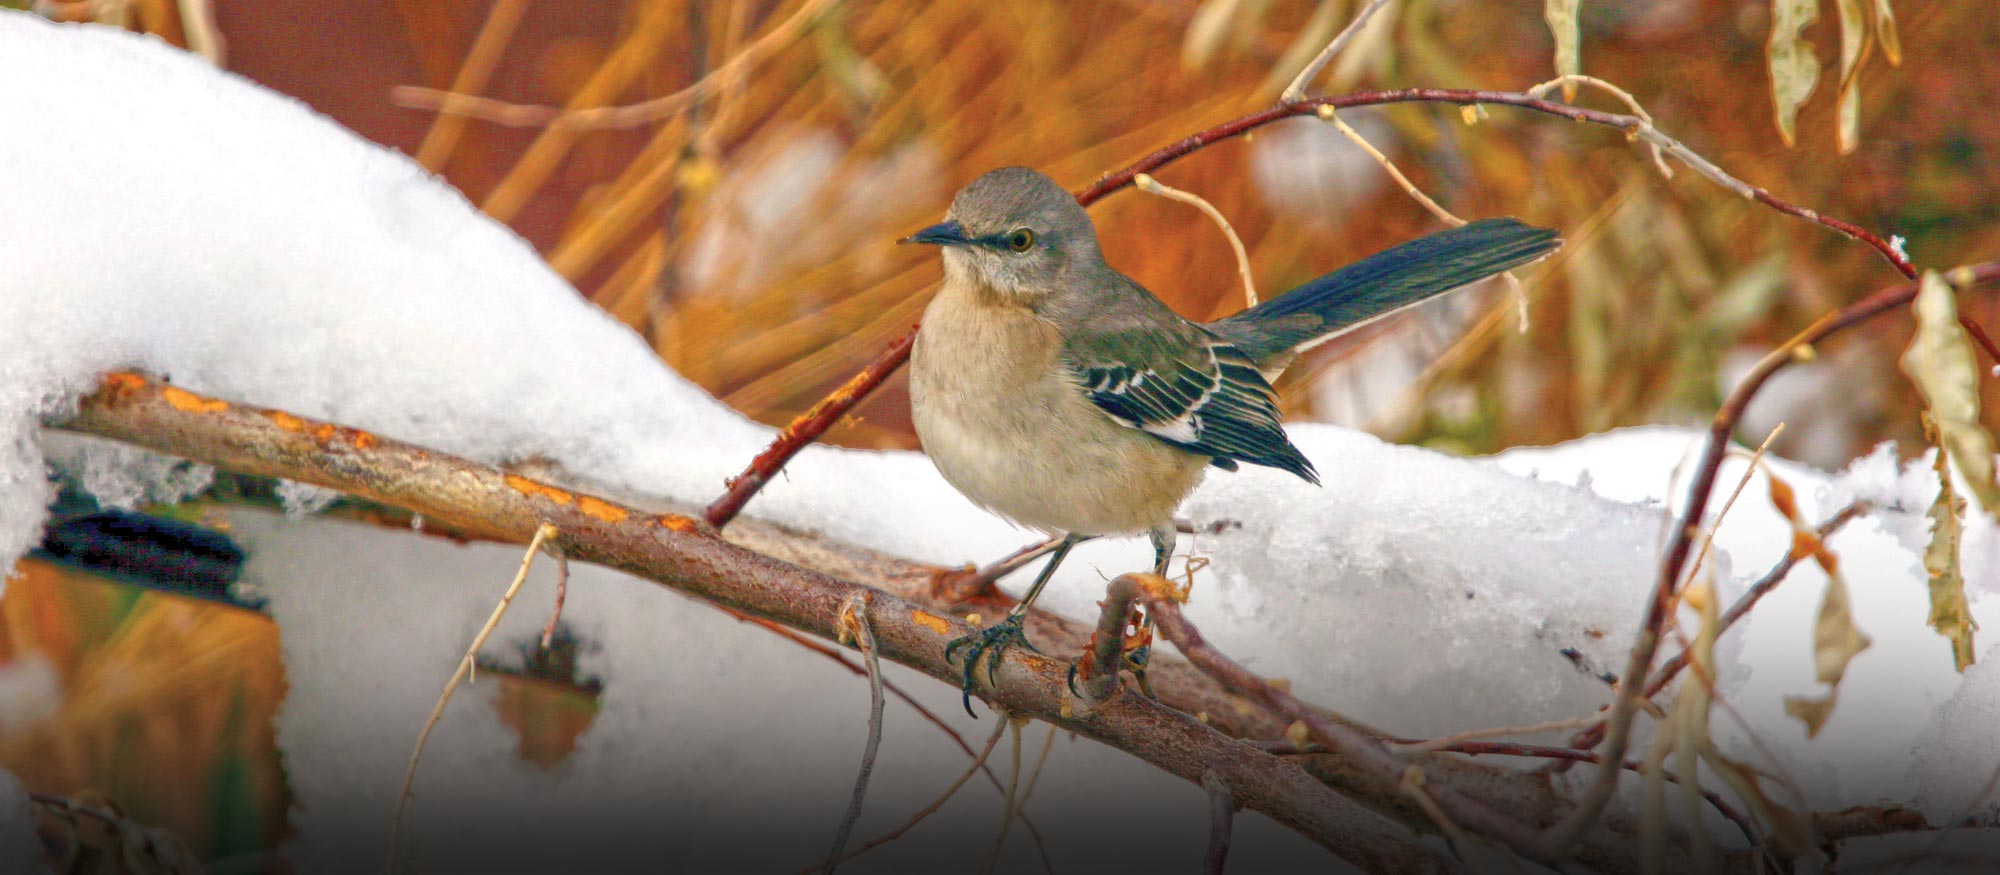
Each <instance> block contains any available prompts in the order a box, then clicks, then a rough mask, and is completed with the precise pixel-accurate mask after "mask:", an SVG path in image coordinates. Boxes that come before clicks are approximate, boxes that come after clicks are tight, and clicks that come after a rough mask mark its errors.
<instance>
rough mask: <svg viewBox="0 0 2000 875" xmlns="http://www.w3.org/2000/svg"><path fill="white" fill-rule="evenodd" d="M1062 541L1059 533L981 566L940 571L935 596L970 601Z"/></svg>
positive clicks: (951, 600) (955, 601)
mask: <svg viewBox="0 0 2000 875" xmlns="http://www.w3.org/2000/svg"><path fill="white" fill-rule="evenodd" d="M1062 543H1063V537H1062V536H1060V535H1058V536H1056V537H1053V538H1049V539H1047V540H1042V541H1036V542H1035V543H1033V544H1029V545H1027V546H1025V547H1022V548H1021V549H1019V550H1015V551H1014V552H1012V553H1009V554H1007V555H1005V556H1002V557H1000V558H999V559H997V560H995V561H994V562H993V563H992V564H990V565H987V566H986V567H984V568H979V569H971V570H968V569H954V570H951V571H948V572H945V573H942V574H939V575H938V577H937V581H936V590H937V595H938V597H939V598H942V599H944V600H945V601H946V602H948V603H958V602H966V601H971V600H972V599H973V598H975V597H977V596H980V595H981V594H983V593H986V591H987V590H988V589H990V588H992V586H993V585H994V584H996V583H999V582H1000V578H1003V577H1006V576H1007V575H1009V574H1013V573H1014V572H1016V571H1019V570H1021V569H1023V568H1026V567H1028V565H1029V564H1030V563H1032V562H1034V561H1035V560H1036V559H1040V558H1042V557H1043V556H1047V555H1048V554H1049V553H1051V552H1054V551H1055V549H1056V548H1057V547H1060V546H1062ZM1079 543H1080V542H1079Z"/></svg>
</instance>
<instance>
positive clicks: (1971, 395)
mask: <svg viewBox="0 0 2000 875" xmlns="http://www.w3.org/2000/svg"><path fill="white" fill-rule="evenodd" d="M1911 307H1912V308H1913V309H1914V310H1916V315H1917V336H1916V337H1915V338H1914V339H1912V340H1911V341H1910V348H1909V349H1908V350H1906V351H1904V353H1903V372H1904V373H1906V374H1908V375H1909V376H1910V380H1911V381H1912V382H1914V383H1916V384H1917V389H1918V390H1919V391H1921V392H1923V394H1924V408H1925V410H1926V412H1928V413H1929V414H1930V418H1931V424H1932V425H1934V426H1935V427H1936V428H1937V436H1938V446H1940V447H1942V448H1943V449H1944V451H1945V452H1946V453H1948V454H1950V456H1951V462H1952V464H1953V465H1956V466H1957V467H1958V473H1959V474H1960V476H1963V477H1964V478H1965V482H1966V485H1967V488H1968V489H1970V490H1971V491H1972V494H1973V495H1974V496H1976V497H1977V498H1978V499H1979V505H1980V507H1982V508H1985V510H1986V512H1987V513H1988V514H1991V515H1993V516H1994V518H1995V519H2000V483H1996V482H1995V480H1994V465H1993V436H1992V435H1989V434H1987V433H1986V429H1984V428H1982V427H1981V426H1980V424H1979V365H1978V362H1977V361H1976V360H1975V359H1974V357H1973V354H1972V346H1971V344H1970V343H1969V342H1968V341H1967V339H1966V336H1965V329H1963V328H1961V327H1959V324H1958V310H1957V306H1956V304H1955V303H1954V302H1953V300H1952V291H1951V286H1950V285H1948V284H1947V283H1945V281H1944V278H1942V277H1940V276H1938V274H1937V271H1928V270H1927V271H1924V276H1923V279H1922V280H1921V282H1920V283H1919V285H1918V287H1917V299H1916V301H1915V302H1914V303H1913V304H1912V305H1911Z"/></svg>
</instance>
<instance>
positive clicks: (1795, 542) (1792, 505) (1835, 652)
mask: <svg viewBox="0 0 2000 875" xmlns="http://www.w3.org/2000/svg"><path fill="white" fill-rule="evenodd" d="M1768 479H1769V480H1770V483H1771V506H1772V507H1775V508H1777V509H1778V512H1779V513H1782V514H1784V515H1785V519H1786V520H1787V521H1789V522H1790V523H1791V524H1792V555H1793V556H1796V557H1801V558H1803V557H1805V556H1811V557H1813V561H1814V562H1816V563H1818V564H1819V567H1820V570H1821V571H1824V572H1826V594H1825V595H1824V596H1822V597H1821V600H1820V604H1819V619H1818V620H1816V621H1815V622H1814V623H1813V673H1814V675H1815V676H1816V677H1818V679H1819V682H1820V683H1823V684H1826V685H1827V686H1828V687H1831V688H1832V689H1830V690H1828V691H1827V694H1826V695H1825V696H1823V697H1821V698H1817V699H1814V698H1810V697H1807V696H1786V697H1785V713H1786V714H1790V715H1791V716H1793V717H1797V718H1798V719H1799V720H1800V721H1801V722H1803V723H1805V725H1806V737H1807V738H1811V737H1813V736H1815V735H1818V734H1819V730H1820V727H1821V726H1823V725H1825V724H1826V718H1827V717H1829V716H1831V715H1832V714H1833V706H1834V703H1835V702H1836V701H1837V700H1838V697H1839V692H1840V689H1839V688H1840V679H1841V677H1842V676H1843V675H1845V674H1846V673H1847V663H1848V662H1849V661H1851V660H1853V659H1854V657H1855V655H1856V654H1858V653H1860V652H1861V651H1863V650H1867V649H1868V644H1869V641H1868V636H1867V635H1866V634H1864V633H1863V632H1862V631H1861V628H1860V627H1859V626H1857V625H1855V623H1854V603H1853V602H1852V601H1851V600H1850V599H1849V598H1848V595H1847V581H1846V580H1845V579H1843V578H1842V577H1841V575H1840V562H1839V559H1838V557H1836V556H1834V554H1833V551H1832V550H1829V549H1827V546H1826V542H1824V541H1821V540H1820V538H1819V536H1818V535H1817V534H1814V533H1813V530H1812V528H1811V527H1809V526H1807V525H1806V524H1805V523H1804V521H1802V520H1800V519H1799V509H1798V503H1797V502H1796V501H1795V500H1794V498H1793V492H1792V487H1791V484H1788V483H1786V482H1785V481H1783V480H1781V479H1779V478H1778V477H1777V476H1776V475H1768Z"/></svg>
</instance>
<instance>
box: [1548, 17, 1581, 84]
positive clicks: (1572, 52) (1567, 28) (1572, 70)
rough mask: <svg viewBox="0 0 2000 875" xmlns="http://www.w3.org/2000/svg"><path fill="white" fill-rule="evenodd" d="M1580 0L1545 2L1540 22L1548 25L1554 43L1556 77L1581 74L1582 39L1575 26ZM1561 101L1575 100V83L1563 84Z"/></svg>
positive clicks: (1578, 28) (1577, 27)
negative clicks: (1542, 21)
mask: <svg viewBox="0 0 2000 875" xmlns="http://www.w3.org/2000/svg"><path fill="white" fill-rule="evenodd" d="M1578 2H1580V0H1545V2H1544V3H1543V4H1542V20H1544V21H1547V22H1548V23H1549V35H1551V36H1553V37H1555V41H1556V75H1557V76H1575V75H1577V74H1579V73H1582V72H1583V46H1582V42H1583V37H1582V30H1581V28H1580V27H1579V26H1578V24H1577V17H1576V7H1577V4H1578ZM1562 88H1563V99H1564V100H1575V99H1576V83H1575V82H1574V81H1570V82H1564V83H1563V87H1562Z"/></svg>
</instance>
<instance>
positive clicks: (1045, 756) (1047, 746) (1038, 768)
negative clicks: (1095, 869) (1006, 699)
mask: <svg viewBox="0 0 2000 875" xmlns="http://www.w3.org/2000/svg"><path fill="white" fill-rule="evenodd" d="M1055 746H1056V725H1055V724H1054V723H1051V724H1049V731H1048V734H1047V735H1044V736H1042V750H1041V752H1040V753H1037V754H1035V767H1034V768H1033V769H1031V770H1029V772H1028V785H1027V786H1025V787H1022V788H1021V799H1020V801H1018V802H1016V803H1014V819H1015V820H1018V821H1020V822H1021V825H1022V826H1025V827H1027V828H1028V830H1029V832H1030V833H1031V834H1034V835H1035V852H1036V853H1038V854H1040V855H1041V857H1042V869H1043V870H1045V871H1047V872H1048V873H1049V875H1055V871H1056V864H1055V861H1054V860H1051V859H1049V849H1048V846H1047V845H1044V844H1042V838H1041V836H1040V835H1039V834H1035V833H1034V832H1033V831H1034V828H1035V824H1034V823H1033V822H1032V821H1030V820H1028V800H1029V799H1030V798H1033V797H1034V795H1035V786H1036V785H1038V784H1040V783H1041V781H1042V767H1043V766H1046V765H1048V764H1049V751H1051V750H1053V749H1054V748H1055Z"/></svg>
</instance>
